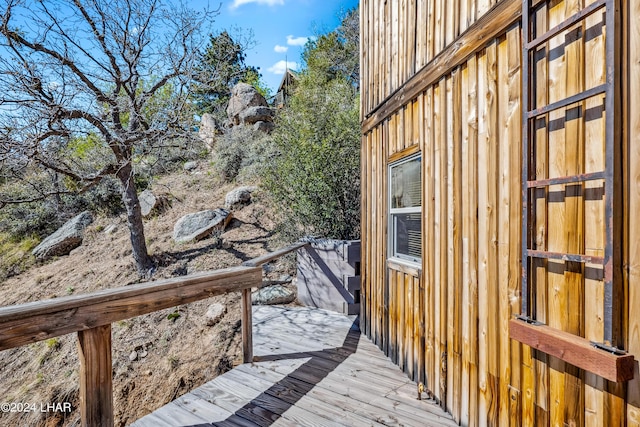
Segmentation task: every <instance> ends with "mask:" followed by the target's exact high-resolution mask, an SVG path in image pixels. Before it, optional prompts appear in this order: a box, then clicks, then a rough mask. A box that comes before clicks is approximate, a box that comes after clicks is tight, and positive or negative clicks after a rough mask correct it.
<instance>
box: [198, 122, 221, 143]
mask: <svg viewBox="0 0 640 427" xmlns="http://www.w3.org/2000/svg"><path fill="white" fill-rule="evenodd" d="M217 132H218V127H217V125H216V121H215V119H214V118H213V116H212V115H211V114H209V113H204V114H203V115H202V118H201V119H200V128H199V129H198V136H199V137H200V139H201V140H202V141H204V144H205V145H206V146H207V148H208V149H209V151H211V150H212V149H213V146H214V145H215V141H216V138H215V135H216V133H217Z"/></svg>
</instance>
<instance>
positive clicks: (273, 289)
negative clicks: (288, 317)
mask: <svg viewBox="0 0 640 427" xmlns="http://www.w3.org/2000/svg"><path fill="white" fill-rule="evenodd" d="M295 299H296V293H295V292H294V291H293V290H291V289H289V288H287V287H286V286H282V285H273V286H266V287H264V288H261V289H258V290H257V291H256V292H254V293H252V294H251V303H252V304H253V305H271V304H288V303H290V302H293V300H295Z"/></svg>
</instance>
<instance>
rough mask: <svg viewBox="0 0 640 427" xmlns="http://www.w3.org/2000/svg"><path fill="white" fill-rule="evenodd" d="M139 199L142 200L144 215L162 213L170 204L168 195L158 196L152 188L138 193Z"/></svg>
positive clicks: (141, 205)
mask: <svg viewBox="0 0 640 427" xmlns="http://www.w3.org/2000/svg"><path fill="white" fill-rule="evenodd" d="M138 200H140V210H141V211H142V216H143V217H149V216H151V215H153V214H155V213H160V212H162V211H163V210H164V209H165V208H166V207H167V206H168V205H169V199H168V198H167V197H166V196H156V195H155V194H153V192H151V190H144V191H143V192H142V193H140V194H138Z"/></svg>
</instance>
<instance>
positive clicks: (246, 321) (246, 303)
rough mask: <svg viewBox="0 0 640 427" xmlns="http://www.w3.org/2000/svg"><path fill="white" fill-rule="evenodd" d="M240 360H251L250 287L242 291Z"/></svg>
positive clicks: (248, 361)
mask: <svg viewBox="0 0 640 427" xmlns="http://www.w3.org/2000/svg"><path fill="white" fill-rule="evenodd" d="M241 305H242V360H243V362H244V363H251V362H253V321H252V320H251V317H252V313H251V289H243V291H242V304H241Z"/></svg>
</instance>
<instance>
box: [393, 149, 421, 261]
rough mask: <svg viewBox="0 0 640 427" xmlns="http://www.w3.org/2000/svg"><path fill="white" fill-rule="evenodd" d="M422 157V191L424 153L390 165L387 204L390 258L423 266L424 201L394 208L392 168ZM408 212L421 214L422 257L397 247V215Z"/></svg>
mask: <svg viewBox="0 0 640 427" xmlns="http://www.w3.org/2000/svg"><path fill="white" fill-rule="evenodd" d="M417 159H420V191H422V154H421V153H418V154H415V155H412V156H408V157H405V158H403V159H400V160H398V161H395V162H393V163H390V164H389V165H388V171H387V172H388V175H387V176H388V177H389V185H388V194H387V196H388V199H387V206H388V208H389V211H388V212H389V220H388V222H389V224H388V227H389V228H388V240H389V242H388V248H389V258H390V259H391V260H394V261H399V262H402V263H406V264H410V265H416V266H421V265H422V203H421V204H420V206H414V207H409V208H392V191H393V183H392V181H391V180H392V173H391V170H392V169H393V168H395V167H397V166H400V165H402V164H404V163H409V162H411V161H414V160H417ZM408 213H417V214H420V235H421V239H420V240H421V243H420V254H421V257H420V258H417V257H413V256H410V255H407V254H402V253H398V252H397V250H396V248H397V237H398V236H397V233H396V232H395V230H396V221H397V218H396V215H399V214H408Z"/></svg>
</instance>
